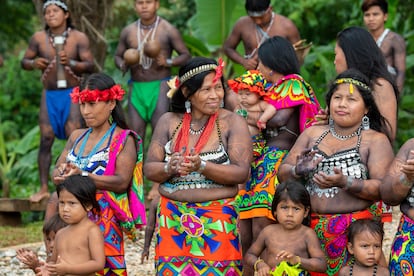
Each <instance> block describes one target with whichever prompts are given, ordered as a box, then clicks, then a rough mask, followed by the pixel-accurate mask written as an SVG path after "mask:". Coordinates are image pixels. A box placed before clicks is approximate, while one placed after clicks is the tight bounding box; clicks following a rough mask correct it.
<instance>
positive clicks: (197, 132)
mask: <svg viewBox="0 0 414 276" xmlns="http://www.w3.org/2000/svg"><path fill="white" fill-rule="evenodd" d="M205 128H206V125H203V126H202V127H201V128H200V129H198V130H195V129H194V128H193V124H190V134H191V135H200V134H201V133H203V131H204V129H205Z"/></svg>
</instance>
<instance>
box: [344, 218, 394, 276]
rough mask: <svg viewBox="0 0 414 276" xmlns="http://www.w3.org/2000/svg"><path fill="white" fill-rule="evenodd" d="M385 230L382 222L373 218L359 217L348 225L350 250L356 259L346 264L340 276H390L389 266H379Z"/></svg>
mask: <svg viewBox="0 0 414 276" xmlns="http://www.w3.org/2000/svg"><path fill="white" fill-rule="evenodd" d="M383 238H384V230H383V227H382V224H381V222H379V221H377V220H373V219H359V220H356V221H354V222H352V223H351V225H350V226H349V227H348V243H347V248H348V252H349V253H350V254H352V255H353V257H354V260H353V261H352V262H351V264H350V265H347V266H344V267H343V268H342V269H341V270H340V271H339V274H338V276H348V275H351V276H352V275H377V276H388V275H390V272H389V271H388V269H387V268H385V267H382V266H379V265H378V262H379V260H380V257H381V252H382V239H383Z"/></svg>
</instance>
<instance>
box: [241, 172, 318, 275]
mask: <svg viewBox="0 0 414 276" xmlns="http://www.w3.org/2000/svg"><path fill="white" fill-rule="evenodd" d="M272 212H273V215H274V217H275V219H276V221H277V223H276V224H271V225H268V226H266V227H265V228H264V229H263V230H262V231H261V232H260V234H259V236H258V238H257V240H256V241H255V242H254V243H253V244H252V246H251V247H250V248H249V250H248V251H247V253H246V256H245V261H246V264H247V265H249V266H253V268H254V270H255V272H256V273H257V274H256V275H257V276H261V275H263V276H264V275H269V274H270V275H309V274H308V271H315V272H325V270H326V261H325V255H324V253H323V251H322V249H321V246H320V244H319V240H318V237H317V236H316V234H315V232H314V231H313V230H312V229H311V228H310V227H309V226H308V225H309V212H310V197H309V193H308V191H307V190H306V188H305V187H304V185H303V184H301V183H300V182H296V181H293V180H289V181H286V182H282V183H280V184H279V185H278V187H277V189H276V193H275V196H274V199H273V202H272ZM265 250H266V254H264V256H265V258H264V259H261V258H260V257H259V256H260V255H261V254H262V252H263V251H265ZM284 273H285V274H284Z"/></svg>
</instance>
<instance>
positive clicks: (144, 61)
mask: <svg viewBox="0 0 414 276" xmlns="http://www.w3.org/2000/svg"><path fill="white" fill-rule="evenodd" d="M159 22H160V17H159V16H157V19H156V20H155V22H154V23H152V24H151V25H142V23H141V19H138V21H137V26H138V28H137V42H138V48H137V49H138V51H139V53H140V57H141V58H140V59H139V63H140V64H141V65H142V68H144V69H145V70H147V69H149V68H150V67H151V65H152V58H150V57H147V56H146V55H145V54H144V45H145V43H146V42H147V40H148V37H149V36H150V35H151V40H154V37H155V33H156V32H157V29H158V23H159ZM143 26H144V27H143ZM143 30H148V32H147V34H146V35H145V36H144V33H143ZM141 33H142V34H141ZM141 35H142V36H143V37H144V38H143V39H142V40H141Z"/></svg>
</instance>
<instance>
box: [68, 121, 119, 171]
mask: <svg viewBox="0 0 414 276" xmlns="http://www.w3.org/2000/svg"><path fill="white" fill-rule="evenodd" d="M115 127H116V124H115V123H113V124H112V125H111V127H110V128H109V129H108V130H107V131H106V133H105V134H104V136H102V138H101V139H100V140H99V141H98V143H96V145H95V146H94V147H93V149H92V150H91V151H90V152H89V154H88V155H86V156H85V157H83V152H84V150H85V146H86V142H87V141H88V139H89V135H90V134H91V132H92V128H89V129H88V131H87V132H86V134H85V137H84V138H83V141H82V144H81V146H80V148H79V152H78V154H77V156H76V160H75V163H76V165H78V166H79V168H80V169H81V170H84V169H85V168H86V167H87V166H88V164H89V160H90V159H91V157H92V156H94V155H95V153H96V152H97V151H98V149H99V148H100V147H101V146H102V144H103V142H105V140H106V139H107V138H108V137H109V135H110V134H111V133H112V131H113V130H114V129H115Z"/></svg>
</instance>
